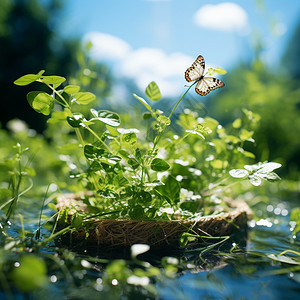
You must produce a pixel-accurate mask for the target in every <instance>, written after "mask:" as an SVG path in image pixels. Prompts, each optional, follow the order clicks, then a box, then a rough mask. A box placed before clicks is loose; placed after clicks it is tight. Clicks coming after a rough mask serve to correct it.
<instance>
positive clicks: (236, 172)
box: [229, 169, 249, 178]
mask: <svg viewBox="0 0 300 300" xmlns="http://www.w3.org/2000/svg"><path fill="white" fill-rule="evenodd" d="M229 174H230V176H232V177H234V178H244V177H246V176H248V175H249V172H248V171H247V170H244V169H233V170H230V171H229Z"/></svg>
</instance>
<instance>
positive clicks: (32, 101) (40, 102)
mask: <svg viewBox="0 0 300 300" xmlns="http://www.w3.org/2000/svg"><path fill="white" fill-rule="evenodd" d="M27 100H28V103H29V105H30V106H31V107H32V108H33V109H34V110H35V111H37V112H38V113H42V114H43V115H46V116H48V115H50V113H51V111H52V110H53V107H54V100H53V98H52V97H51V96H50V95H49V94H47V93H45V92H39V91H33V92H29V93H28V94H27Z"/></svg>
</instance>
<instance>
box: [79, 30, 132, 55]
mask: <svg viewBox="0 0 300 300" xmlns="http://www.w3.org/2000/svg"><path fill="white" fill-rule="evenodd" d="M83 40H84V41H85V42H88V41H90V42H92V48H91V56H92V57H93V58H95V59H98V60H118V59H122V58H124V57H125V56H126V55H127V54H128V53H129V51H130V45H129V44H128V43H127V42H125V41H124V40H122V39H120V38H118V37H116V36H113V35H110V34H106V33H102V32H89V33H88V34H86V35H85V36H84V38H83Z"/></svg>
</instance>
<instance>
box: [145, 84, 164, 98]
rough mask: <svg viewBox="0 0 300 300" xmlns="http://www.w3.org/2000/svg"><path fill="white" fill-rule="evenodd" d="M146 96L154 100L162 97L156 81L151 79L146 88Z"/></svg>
mask: <svg viewBox="0 0 300 300" xmlns="http://www.w3.org/2000/svg"><path fill="white" fill-rule="evenodd" d="M145 94H146V96H147V97H148V98H149V99H150V100H152V101H159V100H160V99H161V93H160V90H159V88H158V86H157V84H156V83H155V82H154V81H151V82H150V83H149V84H148V86H147V87H146V90H145Z"/></svg>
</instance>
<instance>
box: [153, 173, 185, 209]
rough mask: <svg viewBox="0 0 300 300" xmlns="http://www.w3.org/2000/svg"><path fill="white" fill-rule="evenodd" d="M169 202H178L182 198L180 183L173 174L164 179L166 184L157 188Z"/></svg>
mask: <svg viewBox="0 0 300 300" xmlns="http://www.w3.org/2000/svg"><path fill="white" fill-rule="evenodd" d="M155 191H156V192H158V194H159V195H160V196H162V197H163V198H164V199H165V200H166V201H168V203H170V204H171V205H173V204H176V203H178V202H179V200H180V184H179V182H178V181H177V180H176V178H175V177H173V176H170V175H169V176H168V177H167V179H165V181H164V185H162V186H158V187H156V188H155Z"/></svg>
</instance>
